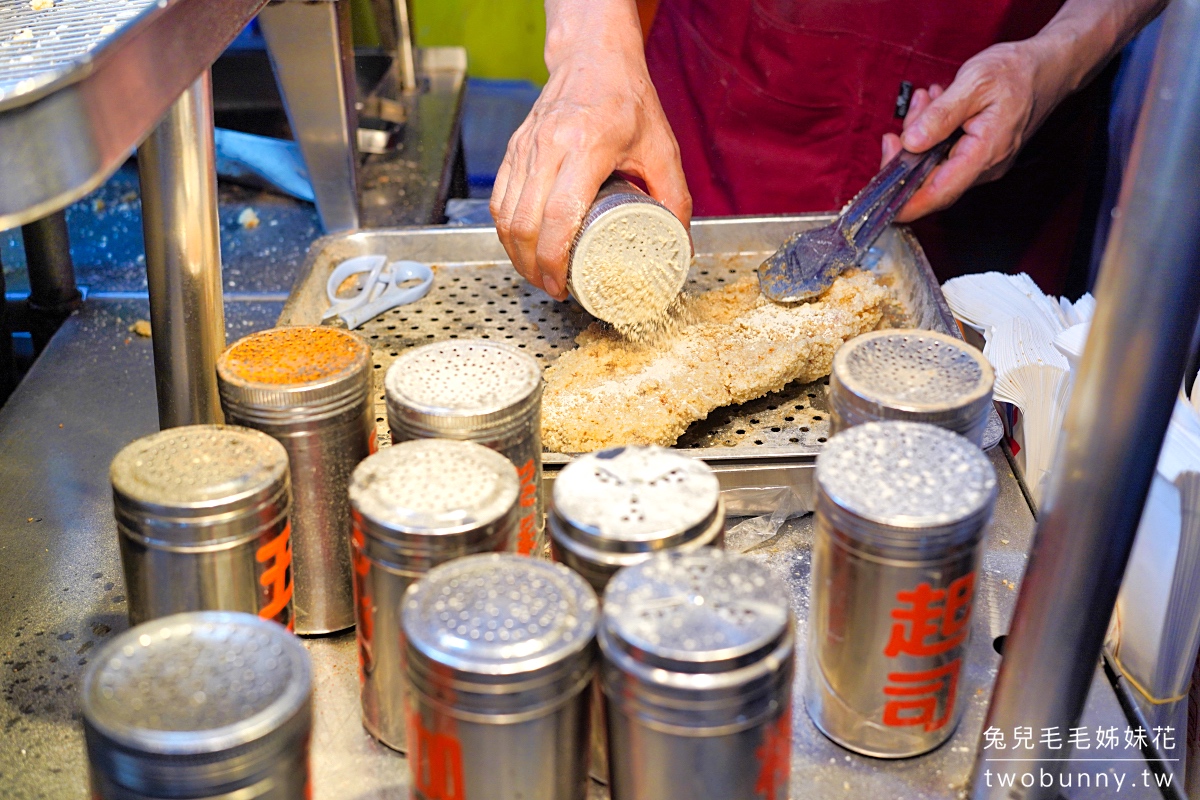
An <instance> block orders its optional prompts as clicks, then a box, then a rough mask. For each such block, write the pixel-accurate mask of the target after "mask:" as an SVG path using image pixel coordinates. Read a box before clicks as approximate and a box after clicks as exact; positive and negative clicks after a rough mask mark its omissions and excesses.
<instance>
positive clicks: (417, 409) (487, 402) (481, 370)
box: [377, 315, 546, 555]
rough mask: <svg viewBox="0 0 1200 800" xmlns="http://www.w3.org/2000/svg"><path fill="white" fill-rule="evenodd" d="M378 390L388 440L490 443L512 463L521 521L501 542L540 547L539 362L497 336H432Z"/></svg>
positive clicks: (524, 548)
mask: <svg viewBox="0 0 1200 800" xmlns="http://www.w3.org/2000/svg"><path fill="white" fill-rule="evenodd" d="M384 316H385V317H386V315H384ZM377 363H378V362H377ZM384 389H385V395H386V397H385V402H386V406H387V420H388V427H389V428H390V429H391V434H392V441H393V442H400V441H407V440H409V439H424V438H430V437H436V438H443V439H461V440H465V441H469V442H476V443H478V444H482V445H485V446H487V447H490V448H491V449H493V450H495V451H497V452H499V453H501V454H502V455H503V456H504V457H505V458H507V459H508V460H510V461H511V462H512V463H513V465H514V466H515V467H516V468H517V474H518V476H520V479H521V500H520V504H521V509H520V511H521V521H520V526H519V529H518V531H517V535H516V536H515V537H514V538H513V539H511V540H510V541H509V543H508V547H509V550H511V551H513V552H516V553H521V554H523V555H529V554H532V553H538V554H540V553H542V552H543V551H544V550H545V547H546V540H545V494H544V487H543V485H542V459H541V453H542V424H541V419H542V417H541V411H542V373H541V367H540V366H539V365H538V362H537V361H536V360H535V359H533V358H532V357H530V356H529V355H528V354H526V353H522V352H521V351H520V350H519V349H517V348H515V347H512V346H510V345H507V344H502V343H499V342H488V341H483V340H481V339H465V340H462V341H458V342H442V343H432V344H427V345H425V346H423V347H417V348H414V349H411V350H409V351H408V352H406V353H404V354H403V355H401V356H400V357H399V358H397V359H396V360H395V361H393V362H392V365H391V366H390V367H389V368H388V371H387V374H386V376H385V378H384Z"/></svg>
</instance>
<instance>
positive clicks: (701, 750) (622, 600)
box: [597, 548, 795, 800]
mask: <svg viewBox="0 0 1200 800" xmlns="http://www.w3.org/2000/svg"><path fill="white" fill-rule="evenodd" d="M793 629H794V620H793V617H792V612H791V605H790V603H789V602H788V590H787V587H786V586H785V585H784V584H783V582H782V581H780V580H779V579H778V578H776V577H775V576H774V574H773V573H772V572H771V570H770V569H769V568H768V567H766V566H765V565H763V564H760V563H759V562H757V561H755V560H753V559H751V558H748V557H745V556H738V555H733V554H731V553H726V552H724V551H723V550H716V549H713V548H702V549H699V550H694V551H691V552H668V553H659V554H657V555H654V556H652V557H651V558H650V559H648V560H646V561H643V562H642V563H640V564H637V565H635V566H631V567H625V568H624V569H622V570H621V571H620V572H618V573H617V574H616V575H615V576H614V577H613V579H612V580H611V581H610V582H609V584H608V589H607V590H606V591H605V593H604V610H603V615H602V620H601V624H600V630H599V633H598V634H597V638H598V639H599V642H600V651H601V654H602V662H601V666H600V672H601V683H602V685H603V687H604V696H605V714H606V717H607V721H608V746H609V775H610V779H609V787H610V789H611V792H612V798H613V800H787V797H788V796H789V795H788V778H789V774H790V769H789V766H790V764H791V754H792V742H791V730H792V702H791V700H792V678H793V675H794V673H795V663H794V662H795V634H794V632H793Z"/></svg>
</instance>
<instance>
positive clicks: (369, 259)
mask: <svg viewBox="0 0 1200 800" xmlns="http://www.w3.org/2000/svg"><path fill="white" fill-rule="evenodd" d="M348 280H353V281H354V285H353V286H350V287H349V290H350V291H351V294H350V296H348V297H347V296H346V294H345V292H346V289H347V287H346V286H345V283H346V281H348ZM414 280H415V281H417V283H416V284H414V285H411V286H405V285H404V284H405V283H408V282H410V281H414ZM432 285H433V270H432V269H430V268H429V265H428V264H422V263H421V262H420V261H390V262H389V261H388V259H387V256H378V255H376V256H357V257H355V258H350V259H347V260H345V261H343V262H342V263H341V264H338V265H337V267H336V268H335V269H334V270H333V273H332V274H331V275H330V276H329V281H328V282H327V283H326V284H325V292H326V294H328V295H329V302H330V306H329V310H327V311H326V312H325V313H324V314H323V315H322V316H321V319H323V320H324V319H329V318H330V317H341V318H342V321H343V322H345V323H346V327H347V328H350V329H351V330H353V329H354V328H357V327H358V326H359V325H362V324H363V323H364V322H366V321H367V320H369V319H373V318H374V317H377V316H379V315H380V314H382V313H383V312H385V311H388V310H390V309H393V308H395V307H396V306H402V305H407V304H408V303H415V302H416V301H418V300H420V299H421V298H422V297H424V296H425V295H426V294H428V293H429V287H431V286H432Z"/></svg>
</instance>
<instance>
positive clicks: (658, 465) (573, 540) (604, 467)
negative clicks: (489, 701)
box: [548, 445, 725, 781]
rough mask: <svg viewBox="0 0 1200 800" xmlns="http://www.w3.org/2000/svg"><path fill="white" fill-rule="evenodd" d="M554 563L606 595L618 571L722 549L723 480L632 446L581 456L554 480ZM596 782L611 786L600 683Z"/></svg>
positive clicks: (694, 464) (659, 451)
mask: <svg viewBox="0 0 1200 800" xmlns="http://www.w3.org/2000/svg"><path fill="white" fill-rule="evenodd" d="M548 523H549V527H550V548H551V552H552V553H553V556H554V560H555V561H558V562H559V563H561V564H566V565H567V566H568V567H570V568H571V569H573V570H575V571H576V572H578V573H579V574H580V575H582V576H583V577H584V578H585V579H586V580H587V582H588V583H590V584H591V585H592V588H593V589H595V590H596V593H597V594H600V595H603V593H604V589H605V587H607V586H608V581H609V579H610V578H612V576H613V575H615V574H616V572H617V570H619V569H621V568H622V567H626V566H629V565H630V564H638V563H640V562H642V561H645V560H646V559H647V558H649V557H650V556H652V555H653V554H655V553H658V552H662V551H665V550H695V549H696V548H699V547H720V546H721V545H722V543H723V542H724V539H725V504H724V502H723V501H722V500H721V485H720V482H719V481H718V480H717V476H716V473H714V472H713V471H712V469H711V468H710V467H709V466H708V465H707V464H705V463H704V462H703V461H701V460H699V459H695V458H690V457H688V456H685V455H681V454H679V453H675V452H672V451H670V450H667V449H666V448H664V447H657V446H649V447H646V446H641V445H630V446H627V447H616V448H611V449H608V450H601V451H599V452H596V453H588V454H586V455H582V456H579V457H578V458H576V459H575V460H573V461H572V462H571V463H570V464H568V465H567V466H565V467H563V469H562V470H561V471H560V472H559V473H558V477H557V478H555V480H554V490H553V498H552V501H551V503H550V513H549V520H548ZM593 693H594V700H593V704H592V754H591V766H590V769H589V771H590V774H591V776H592V777H593V778H596V779H597V780H600V781H607V780H608V749H607V744H606V741H607V733H606V732H605V728H604V715H603V710H602V708H601V706H602V703H601V702H600V701H601V693H600V685H599V682H595V684H594V687H593Z"/></svg>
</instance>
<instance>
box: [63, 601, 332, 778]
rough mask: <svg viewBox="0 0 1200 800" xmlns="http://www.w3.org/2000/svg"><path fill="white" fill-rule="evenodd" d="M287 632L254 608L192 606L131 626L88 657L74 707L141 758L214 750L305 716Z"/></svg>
mask: <svg viewBox="0 0 1200 800" xmlns="http://www.w3.org/2000/svg"><path fill="white" fill-rule="evenodd" d="M311 691H312V667H311V664H310V661H309V656H308V652H307V651H306V650H305V649H304V645H302V644H301V643H300V640H299V639H297V638H296V637H295V636H293V635H291V634H290V633H288V632H287V631H286V630H284V629H283V628H282V627H280V626H279V625H277V624H276V623H274V622H271V621H268V620H263V619H260V618H258V617H256V616H253V615H252V614H242V613H236V612H226V611H199V612H189V613H186V614H175V615H172V616H169V617H163V618H161V619H157V620H154V621H153V622H147V623H145V624H142V625H139V626H137V627H136V628H131V629H130V630H127V631H125V632H124V633H121V634H120V635H118V636H116V637H115V638H113V639H112V640H111V641H109V642H108V643H107V644H105V645H104V647H103V648H102V649H101V650H100V651H99V652H98V653H96V657H95V659H94V660H93V662H92V664H91V666H90V667H88V671H87V673H86V674H85V675H84V678H83V686H82V689H81V691H80V705H81V707H82V711H83V716H84V719H85V720H86V723H87V725H88V726H89V728H90V729H91V730H92V731H94V732H95V733H97V734H98V735H99V736H100V737H102V738H103V739H105V740H107V741H109V742H111V743H115V744H117V745H120V746H123V747H125V748H129V749H132V750H134V751H139V752H143V753H147V754H157V755H167V756H202V755H212V754H219V753H221V752H225V751H229V750H232V749H234V748H239V747H243V746H245V745H248V744H251V743H253V742H256V741H259V740H262V739H265V738H266V737H268V736H271V735H272V734H273V733H274V732H276V731H277V730H278V729H279V728H280V727H281V726H283V725H284V724H286V723H288V722H289V721H291V720H293V719H294V718H296V717H297V716H300V715H307V714H308V713H309V708H310V706H309V702H310V700H309V698H310V695H311Z"/></svg>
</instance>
